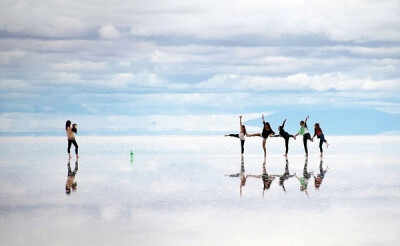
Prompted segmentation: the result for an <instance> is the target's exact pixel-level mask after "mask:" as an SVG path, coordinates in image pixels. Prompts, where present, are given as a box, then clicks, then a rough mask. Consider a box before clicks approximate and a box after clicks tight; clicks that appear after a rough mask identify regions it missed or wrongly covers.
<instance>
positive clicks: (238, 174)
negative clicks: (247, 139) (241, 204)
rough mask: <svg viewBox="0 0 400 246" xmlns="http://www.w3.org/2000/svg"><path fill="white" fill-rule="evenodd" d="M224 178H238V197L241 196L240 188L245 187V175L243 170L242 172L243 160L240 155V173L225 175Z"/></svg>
mask: <svg viewBox="0 0 400 246" xmlns="http://www.w3.org/2000/svg"><path fill="white" fill-rule="evenodd" d="M225 177H231V178H235V177H239V179H240V182H239V193H240V196H242V188H243V186H245V185H246V177H247V176H246V175H245V170H244V158H243V155H242V158H241V163H240V172H239V173H236V174H225Z"/></svg>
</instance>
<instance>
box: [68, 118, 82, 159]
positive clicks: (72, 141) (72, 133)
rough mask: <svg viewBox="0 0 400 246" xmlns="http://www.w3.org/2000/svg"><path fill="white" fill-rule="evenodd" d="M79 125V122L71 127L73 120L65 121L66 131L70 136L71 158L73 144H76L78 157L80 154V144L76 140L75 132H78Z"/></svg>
mask: <svg viewBox="0 0 400 246" xmlns="http://www.w3.org/2000/svg"><path fill="white" fill-rule="evenodd" d="M77 127H78V125H77V124H73V125H72V127H71V121H70V120H67V122H66V123H65V131H66V133H67V137H68V156H69V158H71V153H70V152H71V145H72V144H73V145H74V146H75V154H76V158H79V155H78V144H77V143H76V140H75V133H78V130H77Z"/></svg>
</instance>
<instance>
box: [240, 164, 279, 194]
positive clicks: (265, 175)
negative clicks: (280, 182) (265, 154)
mask: <svg viewBox="0 0 400 246" xmlns="http://www.w3.org/2000/svg"><path fill="white" fill-rule="evenodd" d="M248 177H252V178H258V179H259V178H261V179H262V181H263V184H264V187H263V193H262V195H263V197H264V193H265V190H268V189H269V188H271V184H272V181H274V179H275V177H274V176H273V175H268V173H267V169H266V167H265V159H264V162H263V173H262V174H260V175H253V174H249V175H246V178H248Z"/></svg>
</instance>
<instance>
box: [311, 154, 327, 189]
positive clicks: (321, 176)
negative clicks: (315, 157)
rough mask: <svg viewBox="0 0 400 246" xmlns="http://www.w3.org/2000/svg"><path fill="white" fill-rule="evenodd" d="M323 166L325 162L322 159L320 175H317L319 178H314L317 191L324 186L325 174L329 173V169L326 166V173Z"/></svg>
mask: <svg viewBox="0 0 400 246" xmlns="http://www.w3.org/2000/svg"><path fill="white" fill-rule="evenodd" d="M322 164H323V160H322V158H321V162H320V163H319V174H317V177H315V176H314V174H313V177H314V185H315V189H319V188H320V186H321V184H322V180H323V179H324V178H325V174H326V173H327V172H328V169H329V167H328V166H326V169H325V171H324V169H323V168H322Z"/></svg>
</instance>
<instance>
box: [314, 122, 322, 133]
mask: <svg viewBox="0 0 400 246" xmlns="http://www.w3.org/2000/svg"><path fill="white" fill-rule="evenodd" d="M314 128H315V129H316V130H319V131H322V129H321V127H320V126H319V123H315V127H314Z"/></svg>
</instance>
